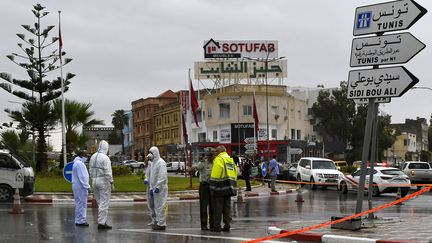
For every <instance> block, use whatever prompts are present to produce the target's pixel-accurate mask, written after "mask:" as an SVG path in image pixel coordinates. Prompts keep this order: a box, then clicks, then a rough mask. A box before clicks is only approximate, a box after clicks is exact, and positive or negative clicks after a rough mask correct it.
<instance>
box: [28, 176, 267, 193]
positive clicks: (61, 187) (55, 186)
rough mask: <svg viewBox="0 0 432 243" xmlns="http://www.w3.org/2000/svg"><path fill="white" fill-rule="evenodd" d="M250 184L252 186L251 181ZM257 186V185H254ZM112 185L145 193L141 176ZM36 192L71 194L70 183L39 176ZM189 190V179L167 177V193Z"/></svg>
mask: <svg viewBox="0 0 432 243" xmlns="http://www.w3.org/2000/svg"><path fill="white" fill-rule="evenodd" d="M237 182H238V185H239V186H241V187H245V181H244V180H238V181H237ZM251 184H252V185H254V183H253V181H252V180H251ZM255 184H259V183H255ZM114 185H115V191H116V192H145V191H146V190H147V187H146V186H145V185H144V183H143V180H142V178H141V176H138V175H124V176H115V177H114ZM35 186H36V192H72V183H69V182H67V181H66V180H65V179H64V178H63V177H61V176H39V177H36V185H35ZM198 188H199V180H198V178H197V177H194V178H192V189H193V190H197V189H198ZM183 190H190V188H189V178H185V177H168V191H183Z"/></svg>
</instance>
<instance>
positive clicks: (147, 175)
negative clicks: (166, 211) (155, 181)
mask: <svg viewBox="0 0 432 243" xmlns="http://www.w3.org/2000/svg"><path fill="white" fill-rule="evenodd" d="M151 157H152V156H150V154H148V155H147V157H146V162H145V163H146V166H147V168H146V171H145V179H144V185H146V186H147V208H148V209H149V213H150V218H151V222H150V223H148V224H147V225H148V226H153V225H154V224H156V214H155V213H154V212H155V211H154V203H153V200H150V186H149V181H150V170H151V164H152V163H151V159H152V158H151Z"/></svg>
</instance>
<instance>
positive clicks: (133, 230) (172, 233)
mask: <svg viewBox="0 0 432 243" xmlns="http://www.w3.org/2000/svg"><path fill="white" fill-rule="evenodd" d="M119 230H122V231H128V232H137V233H148V234H161V235H173V236H185V237H186V236H188V237H197V238H210V239H224V240H238V241H247V240H253V239H250V238H242V237H228V236H223V235H193V234H182V233H174V232H164V231H153V230H151V229H119ZM176 230H177V229H176ZM264 242H269V243H276V242H277V243H280V242H281V241H264Z"/></svg>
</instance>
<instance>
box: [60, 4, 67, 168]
mask: <svg viewBox="0 0 432 243" xmlns="http://www.w3.org/2000/svg"><path fill="white" fill-rule="evenodd" d="M58 14H59V57H60V79H61V100H62V102H61V104H62V125H61V126H62V129H61V132H62V148H63V166H65V165H66V160H67V159H66V158H67V157H66V153H67V151H66V134H65V121H66V115H65V106H64V80H63V60H62V59H63V57H62V46H63V41H62V39H61V18H60V14H61V11H60V10H59V11H58Z"/></svg>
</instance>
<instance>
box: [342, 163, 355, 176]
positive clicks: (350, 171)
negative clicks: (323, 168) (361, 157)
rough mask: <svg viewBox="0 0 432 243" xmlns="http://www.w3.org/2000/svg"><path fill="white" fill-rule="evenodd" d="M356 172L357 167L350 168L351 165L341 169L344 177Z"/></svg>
mask: <svg viewBox="0 0 432 243" xmlns="http://www.w3.org/2000/svg"><path fill="white" fill-rule="evenodd" d="M356 170H357V167H355V166H352V165H348V166H344V167H342V168H341V171H342V173H344V174H345V175H347V174H352V173H354V172H355V171H356Z"/></svg>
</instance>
